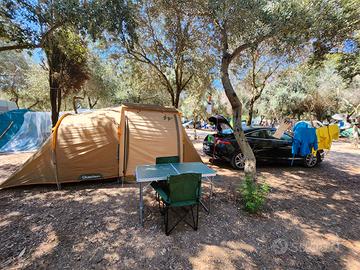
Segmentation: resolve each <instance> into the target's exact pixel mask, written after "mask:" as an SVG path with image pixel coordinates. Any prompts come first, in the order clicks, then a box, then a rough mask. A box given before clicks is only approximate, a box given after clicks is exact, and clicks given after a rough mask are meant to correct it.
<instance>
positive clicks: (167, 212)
mask: <svg viewBox="0 0 360 270" xmlns="http://www.w3.org/2000/svg"><path fill="white" fill-rule="evenodd" d="M164 220H165V234H166V235H169V234H170V232H169V231H168V228H169V207H167V206H165V215H164Z"/></svg>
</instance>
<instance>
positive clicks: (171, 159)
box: [151, 156, 180, 202]
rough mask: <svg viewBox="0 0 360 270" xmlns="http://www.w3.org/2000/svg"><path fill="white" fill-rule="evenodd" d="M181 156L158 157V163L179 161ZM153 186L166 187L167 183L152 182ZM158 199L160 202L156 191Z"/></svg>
mask: <svg viewBox="0 0 360 270" xmlns="http://www.w3.org/2000/svg"><path fill="white" fill-rule="evenodd" d="M179 162H180V158H179V157H178V156H172V157H157V158H156V164H164V163H179ZM151 186H152V187H153V188H154V189H156V188H158V187H162V188H166V186H167V183H166V182H165V181H160V182H152V183H151ZM156 200H158V201H159V202H160V197H159V194H158V193H156Z"/></svg>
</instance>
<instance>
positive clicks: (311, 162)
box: [304, 153, 319, 168]
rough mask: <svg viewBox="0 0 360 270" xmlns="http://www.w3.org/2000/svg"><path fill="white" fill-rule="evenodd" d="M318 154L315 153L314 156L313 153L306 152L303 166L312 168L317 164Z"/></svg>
mask: <svg viewBox="0 0 360 270" xmlns="http://www.w3.org/2000/svg"><path fill="white" fill-rule="evenodd" d="M318 160H319V157H318V154H316V156H314V155H313V154H311V153H310V154H308V155H307V156H306V157H305V158H304V166H305V167H306V168H314V167H315V166H316V165H317V164H318Z"/></svg>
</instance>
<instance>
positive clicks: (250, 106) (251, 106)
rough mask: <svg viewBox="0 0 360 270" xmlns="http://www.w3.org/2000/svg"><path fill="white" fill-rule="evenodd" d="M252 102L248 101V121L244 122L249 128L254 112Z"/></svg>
mask: <svg viewBox="0 0 360 270" xmlns="http://www.w3.org/2000/svg"><path fill="white" fill-rule="evenodd" d="M254 102H255V101H253V100H250V103H249V114H248V119H247V122H246V125H247V126H249V127H251V121H252V117H253V112H254Z"/></svg>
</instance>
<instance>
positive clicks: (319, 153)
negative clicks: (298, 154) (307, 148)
mask: <svg viewBox="0 0 360 270" xmlns="http://www.w3.org/2000/svg"><path fill="white" fill-rule="evenodd" d="M316 155H317V163H320V162H322V161H323V160H324V158H325V152H324V151H317V153H316Z"/></svg>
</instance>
